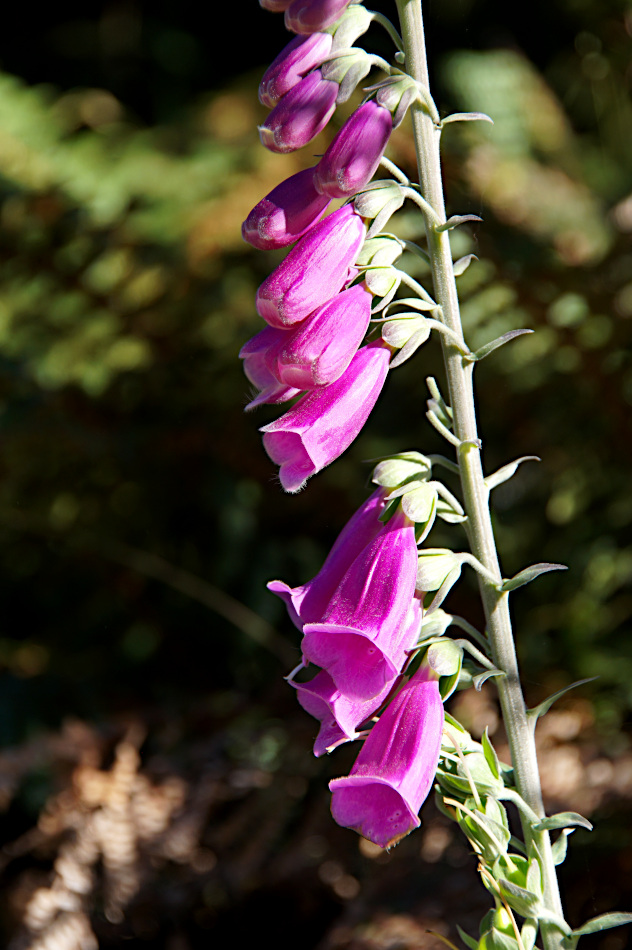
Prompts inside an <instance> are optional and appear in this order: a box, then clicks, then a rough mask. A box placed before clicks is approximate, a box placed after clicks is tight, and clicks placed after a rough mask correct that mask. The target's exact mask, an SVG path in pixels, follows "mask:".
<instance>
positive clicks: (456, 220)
mask: <svg viewBox="0 0 632 950" xmlns="http://www.w3.org/2000/svg"><path fill="white" fill-rule="evenodd" d="M482 220H483V219H482V218H481V217H479V215H477V214H453V215H452V217H451V218H448V220H447V221H446V223H445V224H438V225H436V226H435V231H438V232H439V233H440V232H441V231H451V230H452V229H453V228H458V227H459V225H461V224H467V222H468V221H482Z"/></svg>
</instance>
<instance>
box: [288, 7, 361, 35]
mask: <svg viewBox="0 0 632 950" xmlns="http://www.w3.org/2000/svg"><path fill="white" fill-rule="evenodd" d="M349 3H350V0H292V3H290V5H289V7H287V9H286V11H285V26H286V29H288V30H291V31H292V32H293V33H314V32H315V31H316V30H324V29H325V28H326V27H328V26H331V24H332V23H335V22H336V20H337V19H338V18H339V17H340V16H342V14H343V13H344V11H345V10H346V8H347V7H348V6H349Z"/></svg>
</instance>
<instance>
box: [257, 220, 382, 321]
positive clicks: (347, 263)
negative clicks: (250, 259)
mask: <svg viewBox="0 0 632 950" xmlns="http://www.w3.org/2000/svg"><path fill="white" fill-rule="evenodd" d="M365 233H366V226H365V224H364V221H363V220H362V218H361V217H360V215H358V214H356V213H355V212H354V210H353V208H352V207H351V206H350V205H345V206H344V207H343V208H339V209H338V210H337V211H334V213H333V214H330V215H328V217H326V218H324V220H323V221H319V222H318V224H316V225H314V227H313V228H311V229H310V230H309V231H308V232H307V234H305V235H304V237H302V238H301V240H300V241H299V242H298V244H297V245H296V247H293V248H292V250H291V251H290V253H289V254H288V255H287V257H286V258H285V260H283V261H281V263H280V264H279V266H278V267H277V268H276V269H275V270H273V271H272V273H271V274H270V276H269V277H267V278H266V280H264V282H263V283H262V284H261V286H260V287H259V290H258V291H257V300H256V306H257V312H258V313H259V315H260V316H262V317H263V319H264V320H265V321H266V322H267V323H269V324H271V326H276V327H281V328H283V327H288V326H292V325H293V324H295V323H300V321H301V320H304V319H305V317H307V316H308V315H309V314H310V313H312V312H313V311H314V310H316V309H317V308H318V307H321V306H322V305H323V304H324V303H326V302H327V301H328V300H331V298H332V297H334V296H335V295H336V294H337V293H338V291H339V290H341V288H342V287H343V285H344V284H345V283H346V281H347V280H348V279H349V276H350V271H351V267H352V265H353V263H354V261H355V259H356V256H357V254H358V252H359V250H360V248H361V247H362V244H363V242H364V236H365Z"/></svg>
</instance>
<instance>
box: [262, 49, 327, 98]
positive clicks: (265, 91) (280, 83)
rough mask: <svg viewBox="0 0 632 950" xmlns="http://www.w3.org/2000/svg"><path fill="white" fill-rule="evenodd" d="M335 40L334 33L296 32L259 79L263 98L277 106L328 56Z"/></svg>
mask: <svg viewBox="0 0 632 950" xmlns="http://www.w3.org/2000/svg"><path fill="white" fill-rule="evenodd" d="M332 42H333V39H332V36H331V34H330V33H312V34H311V36H295V37H294V39H293V40H291V41H290V42H289V43H288V44H287V46H286V47H285V49H282V50H281V52H280V53H279V55H278V56H277V58H276V59H275V60H274V61H273V62H272V64H271V65H270V66H268V68H267V69H266V71H265V73H264V74H263V76H262V78H261V82H260V83H259V101H260V102H261V104H262V105H264V106H268V108H269V109H272V108H274V106H275V105H276V104H277V102H278V101H279V100H280V99H281V98H282V97H283V96H284V95H286V93H288V92H289V91H290V89H293V88H294V86H296V85H298V83H299V82H300V81H301V79H303V78H304V77H305V76H306V75H307V74H308V73H309V72H310V71H311V70H312V69H314V67H315V66H320V65H321V63H322V62H323V60H325V59H326V58H327V56H328V55H329V52H330V50H331V44H332Z"/></svg>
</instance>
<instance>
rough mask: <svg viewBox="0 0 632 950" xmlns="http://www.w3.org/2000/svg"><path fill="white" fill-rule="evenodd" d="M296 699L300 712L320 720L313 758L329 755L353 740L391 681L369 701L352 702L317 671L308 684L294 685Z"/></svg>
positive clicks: (291, 683) (391, 685) (380, 703)
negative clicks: (301, 709)
mask: <svg viewBox="0 0 632 950" xmlns="http://www.w3.org/2000/svg"><path fill="white" fill-rule="evenodd" d="M289 682H290V685H292V686H293V687H294V688H295V689H296V696H297V699H298V701H299V703H300V704H301V706H302V707H303V709H304V710H305V711H306V712H308V713H309V714H310V716H313V717H314V718H315V719H318V720H319V721H320V730H319V732H318V735H317V737H316V741H315V742H314V755H315V756H321V755H324V754H325V752H331V751H332V750H333V749H335V748H336V747H337V746H339V745H342V743H343V742H351V740H353V739H357V738H358V735H357V732H356V730H357V728H358V726H360V725H361V724H362V723H363V722H365V721H366V720H367V719H369V717H370V716H372V715H373V714H374V713H375V712H376V711H377V710H378V709H379V708H380V706H381V705H382V703H383V702H384V700H385V699H386V697H387V696H388V694H389V693H390V691H391V689H392V688H393V685H394V683H395V680H391V682H389V683H387V684H386V685H385V686H384V689H383V690H382V692H381V693H380V694H379V695H378V696H374V697H373V698H372V699H369V700H354V699H350V698H349V697H348V696H345V695H344V693H341V692H340V690H339V689H338V687H337V686H336V684H335V683H334V681H333V680H332V678H331V676H330V675H329V673H327V672H325V670H321V671H320V672H319V673H317V674H316V676H315V677H314V678H313V679H311V680H310V681H309V682H308V683H294V682H293V681H292V680H289Z"/></svg>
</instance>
